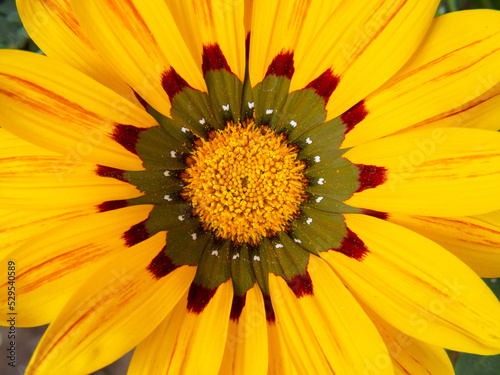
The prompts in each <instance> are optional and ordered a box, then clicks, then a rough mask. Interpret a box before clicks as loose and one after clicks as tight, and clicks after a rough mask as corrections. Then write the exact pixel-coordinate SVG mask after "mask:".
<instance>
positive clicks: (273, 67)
mask: <svg viewBox="0 0 500 375" xmlns="http://www.w3.org/2000/svg"><path fill="white" fill-rule="evenodd" d="M294 72H295V68H294V66H293V52H292V51H288V52H285V51H282V52H280V53H279V54H278V55H277V56H276V57H275V58H274V59H273V61H272V62H271V64H270V65H269V67H268V68H267V73H266V77H267V76H269V75H271V74H274V75H275V76H278V77H283V76H284V77H287V78H288V79H292V76H293V73H294Z"/></svg>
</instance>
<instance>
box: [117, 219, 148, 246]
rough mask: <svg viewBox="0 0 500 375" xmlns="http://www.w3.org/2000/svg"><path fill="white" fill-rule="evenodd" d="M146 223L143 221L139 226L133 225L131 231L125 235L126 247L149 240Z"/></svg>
mask: <svg viewBox="0 0 500 375" xmlns="http://www.w3.org/2000/svg"><path fill="white" fill-rule="evenodd" d="M146 221H147V220H144V221H141V222H140V223H138V224H135V225H133V226H132V227H131V228H130V229H129V230H127V231H126V232H125V233H124V234H123V237H122V238H123V239H124V240H125V245H126V246H128V247H131V246H134V245H137V244H138V243H139V242H142V241H144V240H147V239H148V238H149V230H148V228H147V227H146Z"/></svg>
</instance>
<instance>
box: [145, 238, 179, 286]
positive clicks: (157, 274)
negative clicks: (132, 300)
mask: <svg viewBox="0 0 500 375" xmlns="http://www.w3.org/2000/svg"><path fill="white" fill-rule="evenodd" d="M178 267H179V266H176V265H175V264H174V263H173V262H172V259H171V258H170V257H169V256H168V255H167V247H166V246H165V247H164V248H163V249H161V251H160V252H159V253H158V255H157V256H156V257H154V259H153V260H152V261H151V263H150V264H149V266H148V267H147V270H148V271H149V272H151V273H152V274H153V276H154V278H155V279H157V280H159V279H161V278H162V277H165V276H167V275H168V274H169V273H170V272H172V271H174V270H175V269H177V268H178Z"/></svg>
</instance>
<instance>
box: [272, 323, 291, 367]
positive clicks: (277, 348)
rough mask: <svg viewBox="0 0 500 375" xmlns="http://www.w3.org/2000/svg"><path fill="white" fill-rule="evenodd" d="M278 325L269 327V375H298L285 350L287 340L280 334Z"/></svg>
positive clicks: (273, 324)
mask: <svg viewBox="0 0 500 375" xmlns="http://www.w3.org/2000/svg"><path fill="white" fill-rule="evenodd" d="M276 324H280V323H279V322H276V323H270V324H268V326H267V336H268V338H269V345H268V346H269V356H268V358H269V368H268V372H267V373H268V374H269V375H297V374H298V372H297V370H296V369H295V367H294V366H293V362H292V357H293V355H291V354H290V353H289V352H288V351H287V350H286V348H285V338H284V337H283V336H282V335H281V334H280V333H279V331H278V327H277V326H276Z"/></svg>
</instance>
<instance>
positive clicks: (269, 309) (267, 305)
mask: <svg viewBox="0 0 500 375" xmlns="http://www.w3.org/2000/svg"><path fill="white" fill-rule="evenodd" d="M263 297H264V309H265V310H266V320H267V322H268V323H272V324H274V323H276V315H275V314H274V308H273V303H272V302H271V297H270V296H268V295H267V294H263Z"/></svg>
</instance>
